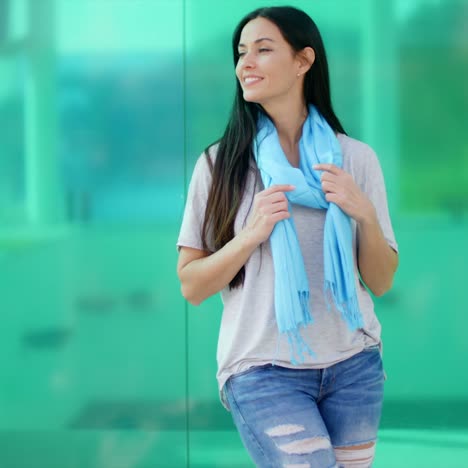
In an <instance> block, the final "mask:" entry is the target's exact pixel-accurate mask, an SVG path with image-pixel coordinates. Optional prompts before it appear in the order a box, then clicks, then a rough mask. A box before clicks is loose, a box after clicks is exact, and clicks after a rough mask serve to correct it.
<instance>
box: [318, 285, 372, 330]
mask: <svg viewBox="0 0 468 468" xmlns="http://www.w3.org/2000/svg"><path fill="white" fill-rule="evenodd" d="M324 297H325V302H326V304H327V310H328V311H330V309H331V304H332V303H333V304H334V305H335V307H336V309H337V310H338V311H339V312H340V313H341V316H342V317H343V320H344V321H345V322H346V324H347V325H348V328H349V329H350V330H351V331H353V330H356V329H357V328H362V327H363V326H364V323H363V320H362V314H361V311H360V310H359V303H358V299H357V295H356V293H354V294H353V295H352V296H351V297H348V298H347V299H345V300H340V298H339V297H338V294H337V291H336V287H335V285H334V284H333V283H331V282H330V281H325V287H324Z"/></svg>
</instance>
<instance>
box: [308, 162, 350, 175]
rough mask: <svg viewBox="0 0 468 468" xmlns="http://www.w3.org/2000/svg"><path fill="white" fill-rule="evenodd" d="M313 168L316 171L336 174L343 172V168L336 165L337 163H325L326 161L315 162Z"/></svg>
mask: <svg viewBox="0 0 468 468" xmlns="http://www.w3.org/2000/svg"><path fill="white" fill-rule="evenodd" d="M312 169H314V170H316V171H327V172H330V173H331V174H334V175H339V174H341V173H342V172H343V169H341V168H339V167H338V166H335V164H325V163H322V164H314V165H313V166H312Z"/></svg>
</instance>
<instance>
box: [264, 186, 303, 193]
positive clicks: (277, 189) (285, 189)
mask: <svg viewBox="0 0 468 468" xmlns="http://www.w3.org/2000/svg"><path fill="white" fill-rule="evenodd" d="M295 189H296V187H295V186H294V185H290V184H282V185H272V186H271V187H268V188H267V189H265V190H263V193H264V194H265V195H270V194H272V193H276V192H291V191H292V190H295Z"/></svg>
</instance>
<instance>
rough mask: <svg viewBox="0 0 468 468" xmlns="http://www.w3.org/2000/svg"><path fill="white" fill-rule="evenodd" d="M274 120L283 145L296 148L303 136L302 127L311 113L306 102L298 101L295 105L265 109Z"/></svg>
mask: <svg viewBox="0 0 468 468" xmlns="http://www.w3.org/2000/svg"><path fill="white" fill-rule="evenodd" d="M264 108H265V110H266V111H267V112H268V115H269V116H270V117H271V119H272V120H273V123H274V124H275V127H276V130H277V132H278V137H279V139H280V141H281V143H282V144H283V145H285V146H286V147H288V148H295V147H296V146H297V144H298V143H299V140H300V139H301V136H302V126H303V125H304V122H305V120H306V118H307V115H308V113H309V111H308V109H307V105H306V104H305V102H301V101H297V102H296V104H295V105H291V104H290V103H289V104H288V105H287V107H286V106H281V107H280V106H268V107H265V106H264Z"/></svg>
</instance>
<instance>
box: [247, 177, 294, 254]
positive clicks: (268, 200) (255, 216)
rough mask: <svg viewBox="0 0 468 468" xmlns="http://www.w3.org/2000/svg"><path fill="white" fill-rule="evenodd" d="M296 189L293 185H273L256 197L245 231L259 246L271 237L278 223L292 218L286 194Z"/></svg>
mask: <svg viewBox="0 0 468 468" xmlns="http://www.w3.org/2000/svg"><path fill="white" fill-rule="evenodd" d="M294 189H295V187H294V186H293V185H272V186H271V187H269V188H267V189H265V190H262V191H261V192H258V193H257V194H256V195H255V197H254V202H253V206H252V211H251V213H250V215H249V217H248V219H247V224H246V227H245V229H246V230H247V231H248V232H249V234H250V237H251V239H252V241H253V242H255V243H256V244H257V245H260V244H261V243H262V242H265V241H266V240H267V239H268V238H269V237H270V234H271V232H272V231H273V228H274V227H275V224H276V223H277V222H278V221H282V220H283V219H287V218H289V217H290V213H289V211H288V199H287V197H286V195H285V194H284V192H291V191H292V190H294Z"/></svg>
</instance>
